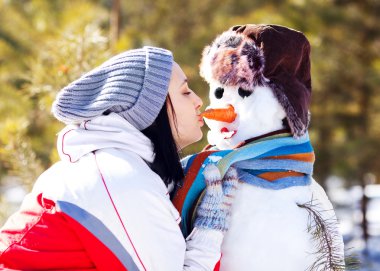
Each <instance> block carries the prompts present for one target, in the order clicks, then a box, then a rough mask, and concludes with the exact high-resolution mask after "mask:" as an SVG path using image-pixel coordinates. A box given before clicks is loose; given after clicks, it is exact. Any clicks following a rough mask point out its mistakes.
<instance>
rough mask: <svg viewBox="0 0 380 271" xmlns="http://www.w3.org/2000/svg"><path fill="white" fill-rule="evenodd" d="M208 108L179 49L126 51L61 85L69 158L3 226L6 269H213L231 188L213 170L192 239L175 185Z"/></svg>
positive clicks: (1, 260)
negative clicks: (185, 231)
mask: <svg viewBox="0 0 380 271" xmlns="http://www.w3.org/2000/svg"><path fill="white" fill-rule="evenodd" d="M168 94H169V95H168ZM201 105H202V101H201V99H200V98H199V97H198V96H197V95H196V94H195V93H194V92H193V91H192V90H191V89H190V88H189V87H188V85H187V79H186V76H185V74H184V73H183V71H182V70H181V68H180V67H179V66H178V65H177V64H176V63H175V62H174V61H173V57H172V54H171V53H170V52H169V51H167V50H164V49H160V48H155V47H144V48H141V49H136V50H130V51H126V52H124V53H122V54H119V55H117V56H115V57H113V58H111V59H110V60H108V61H106V62H105V63H103V64H102V65H101V66H99V67H97V68H95V69H94V70H92V71H90V72H89V73H87V74H85V75H84V76H82V77H81V78H79V79H78V80H76V81H74V82H73V83H71V84H70V85H68V86H67V87H65V88H64V89H63V90H61V92H60V93H59V94H58V96H57V98H56V101H55V102H54V104H53V113H54V115H55V117H56V118H57V119H58V120H60V121H63V122H64V123H66V124H67V125H68V126H66V128H64V129H63V130H62V131H61V132H60V133H59V136H58V143H57V147H58V152H59V155H60V158H61V161H60V162H58V163H56V164H55V165H53V166H52V167H51V168H50V169H48V170H47V171H46V172H44V173H43V174H42V175H41V176H40V178H39V179H38V180H37V182H36V184H35V186H34V188H33V190H32V192H31V193H30V194H28V195H27V196H26V197H25V199H24V201H23V204H22V206H21V208H20V210H19V211H18V212H17V213H15V214H14V215H13V216H12V217H11V218H10V219H9V220H8V221H7V223H6V224H5V225H4V227H3V228H2V229H1V232H0V253H1V254H0V267H2V268H4V269H5V270H128V271H131V270H165V271H170V270H173V271H177V270H213V269H214V266H215V264H216V263H217V261H218V260H219V258H220V246H221V242H222V239H223V235H224V231H225V230H226V229H227V223H226V218H227V216H228V213H229V212H228V205H227V203H228V200H227V199H228V197H230V196H231V195H230V192H232V191H230V189H224V187H225V186H224V187H222V184H221V181H220V178H219V176H218V174H217V173H216V174H214V179H212V180H211V181H210V183H208V189H207V192H206V195H205V196H204V198H203V200H202V203H201V205H200V207H199V209H198V214H199V215H198V218H197V219H196V225H197V227H196V228H195V229H194V231H193V232H192V234H191V235H190V236H189V238H187V240H184V238H183V236H182V234H181V232H180V229H179V227H178V223H179V221H180V217H179V213H178V211H177V210H176V209H175V208H174V206H173V205H172V203H171V201H170V199H169V190H168V187H169V186H173V185H176V184H178V182H179V181H180V180H181V179H182V177H183V171H182V168H181V164H180V162H179V156H178V150H179V149H182V148H183V147H185V146H187V145H188V144H191V143H193V142H195V141H197V140H199V139H200V138H201V137H202V132H201V129H200V128H201V126H202V125H203V121H202V118H201V117H200V116H199V109H200V107H201ZM209 170H213V168H210V169H209ZM223 185H225V184H223ZM229 185H230V186H231V184H229ZM232 185H233V184H232ZM230 186H229V187H230ZM223 189H224V190H223Z"/></svg>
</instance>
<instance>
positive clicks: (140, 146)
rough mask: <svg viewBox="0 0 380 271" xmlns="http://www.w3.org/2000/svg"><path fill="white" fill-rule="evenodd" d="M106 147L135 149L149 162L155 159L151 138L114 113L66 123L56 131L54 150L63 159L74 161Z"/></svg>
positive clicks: (134, 150)
mask: <svg viewBox="0 0 380 271" xmlns="http://www.w3.org/2000/svg"><path fill="white" fill-rule="evenodd" d="M105 148H117V149H122V150H127V151H131V152H134V153H136V154H137V155H139V156H140V157H141V158H142V159H144V160H145V161H147V162H149V163H152V162H153V160H154V153H153V144H152V142H151V141H150V139H149V138H147V137H146V136H145V135H144V134H143V133H141V131H139V130H137V129H136V128H135V127H134V126H133V125H132V124H130V123H129V122H128V121H126V120H125V119H124V118H122V117H121V116H119V115H118V114H115V113H111V114H109V115H102V116H99V117H96V118H94V119H92V120H88V121H84V122H82V123H81V124H80V125H68V126H66V127H65V128H64V129H63V130H62V131H61V132H59V134H58V140H57V149H58V153H59V156H60V158H61V160H63V161H68V162H71V163H74V162H76V161H78V160H79V159H80V158H81V157H82V156H84V155H86V154H88V153H91V152H94V151H97V150H100V149H105Z"/></svg>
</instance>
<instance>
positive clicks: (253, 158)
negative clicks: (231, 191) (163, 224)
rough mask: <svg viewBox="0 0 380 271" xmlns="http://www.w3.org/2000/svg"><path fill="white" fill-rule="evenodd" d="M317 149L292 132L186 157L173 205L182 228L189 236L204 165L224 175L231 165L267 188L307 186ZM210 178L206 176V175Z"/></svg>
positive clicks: (241, 176) (244, 179) (245, 178)
mask: <svg viewBox="0 0 380 271" xmlns="http://www.w3.org/2000/svg"><path fill="white" fill-rule="evenodd" d="M314 158H315V157H314V151H313V147H312V146H311V143H310V141H309V136H308V134H305V135H304V136H302V137H301V138H298V139H295V138H293V137H292V135H291V134H289V133H280V134H274V135H269V136H266V137H264V138H260V139H257V140H254V141H251V142H249V143H248V144H246V145H243V146H241V147H239V148H237V149H232V150H222V151H220V150H207V151H203V152H200V153H198V154H194V155H192V156H189V157H187V158H185V159H184V160H183V161H182V163H183V166H184V168H185V174H186V177H185V180H184V185H183V186H182V187H181V188H179V189H177V190H176V191H174V192H173V196H172V199H173V204H174V206H175V207H176V208H177V210H178V211H179V212H180V214H181V217H182V222H181V229H182V232H183V234H184V236H185V237H186V236H188V235H189V234H190V232H191V229H192V222H193V220H194V214H195V210H196V207H197V205H198V204H199V201H200V198H201V195H202V192H203V191H204V190H205V187H206V185H205V180H204V178H205V176H204V175H203V170H204V168H205V167H206V166H207V165H208V164H210V163H213V164H215V165H216V166H217V167H218V169H219V171H220V173H221V176H222V177H223V176H224V175H225V173H226V172H227V170H228V169H229V168H230V167H231V166H232V167H234V168H235V169H236V170H237V172H238V179H239V181H241V182H244V183H248V184H251V185H254V186H258V187H261V188H265V189H274V190H279V189H285V188H288V187H292V186H306V185H309V184H310V182H311V175H312V172H313V164H314ZM206 177H207V176H206Z"/></svg>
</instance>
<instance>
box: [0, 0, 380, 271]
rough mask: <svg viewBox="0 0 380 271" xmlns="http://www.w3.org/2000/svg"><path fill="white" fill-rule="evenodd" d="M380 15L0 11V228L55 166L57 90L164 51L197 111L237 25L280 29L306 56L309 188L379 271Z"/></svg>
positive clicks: (202, 4)
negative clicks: (118, 59) (211, 68)
mask: <svg viewBox="0 0 380 271" xmlns="http://www.w3.org/2000/svg"><path fill="white" fill-rule="evenodd" d="M379 14H380V0H357V1H353V0H287V1H277V0H202V1H199V0H186V1H184V0H177V1H174V0H135V1H132V0H129V1H127V0H14V1H12V0H0V225H2V224H3V223H4V221H5V219H6V218H7V217H8V216H9V214H10V213H12V212H14V211H15V210H16V209H17V208H18V207H19V205H20V202H21V200H22V198H23V197H24V195H25V194H26V193H28V192H29V191H30V189H31V187H32V185H33V183H34V181H35V180H36V178H37V177H38V176H39V175H40V174H41V173H42V172H43V171H44V170H45V169H46V168H48V167H49V166H50V165H52V163H54V162H56V161H57V160H58V154H57V152H56V150H55V143H56V133H57V132H58V131H59V130H60V129H61V128H63V125H62V124H61V123H59V122H58V121H56V120H54V118H53V117H52V115H51V114H50V107H51V104H52V102H53V100H54V97H55V95H56V93H57V92H58V91H59V90H60V89H61V88H62V87H64V86H65V85H66V84H68V83H69V82H71V81H73V80H75V79H76V78H78V77H79V76H80V75H81V74H83V73H85V72H87V71H89V70H91V69H92V68H94V67H95V66H97V65H98V64H100V63H102V62H103V61H104V60H106V59H107V58H109V57H110V56H111V55H114V54H116V53H118V52H121V51H124V50H127V49H131V48H135V47H140V46H143V45H155V46H160V47H164V48H167V49H170V50H171V51H173V53H174V56H175V60H176V61H177V62H178V63H179V64H180V65H181V66H182V68H183V69H184V71H185V73H186V74H187V76H188V78H189V81H190V84H189V85H190V87H191V88H192V89H193V90H194V91H195V92H197V93H198V94H199V95H200V96H202V97H203V99H204V104H205V105H207V103H208V87H207V84H206V83H205V82H203V81H202V80H201V78H200V76H199V74H198V65H199V61H200V56H201V53H202V50H203V48H204V47H205V46H206V45H207V44H208V43H210V42H211V41H212V40H213V39H214V38H215V37H216V36H217V35H218V34H220V33H221V32H223V31H225V30H227V29H228V28H229V27H231V26H233V25H236V24H246V23H265V24H281V25H285V26H288V27H291V28H295V29H297V30H300V31H302V32H304V33H305V34H306V36H307V37H308V39H309V41H310V43H311V46H312V79H313V99H312V106H311V127H310V136H311V139H312V142H313V144H314V148H315V152H316V157H317V161H316V164H315V172H314V177H315V179H316V180H317V181H318V182H319V183H320V184H321V185H323V186H324V188H325V189H326V191H327V192H328V194H329V196H330V198H331V200H332V202H333V204H334V207H335V208H336V212H337V215H338V217H339V220H340V223H341V231H342V233H343V235H344V239H345V243H346V246H347V247H348V248H351V250H350V252H351V253H356V254H357V255H358V257H359V258H360V259H361V262H362V267H361V269H360V270H377V271H379V270H380V154H379V152H380V89H379V85H380V19H379V17H380V15H379ZM204 131H205V133H206V132H207V128H206V127H205V130H204ZM205 144H206V140H205V138H204V140H203V141H202V142H199V143H198V144H195V145H193V146H191V147H190V148H188V149H185V150H184V155H185V154H188V153H191V152H196V151H199V150H200V149H201V148H202V147H203V146H205Z"/></svg>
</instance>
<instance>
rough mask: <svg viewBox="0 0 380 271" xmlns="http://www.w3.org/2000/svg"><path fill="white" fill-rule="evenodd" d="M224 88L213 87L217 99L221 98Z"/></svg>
mask: <svg viewBox="0 0 380 271" xmlns="http://www.w3.org/2000/svg"><path fill="white" fill-rule="evenodd" d="M223 93H224V88H220V87H219V88H217V89H215V92H214V95H215V97H216V98H217V99H221V98H222V97H223Z"/></svg>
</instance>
